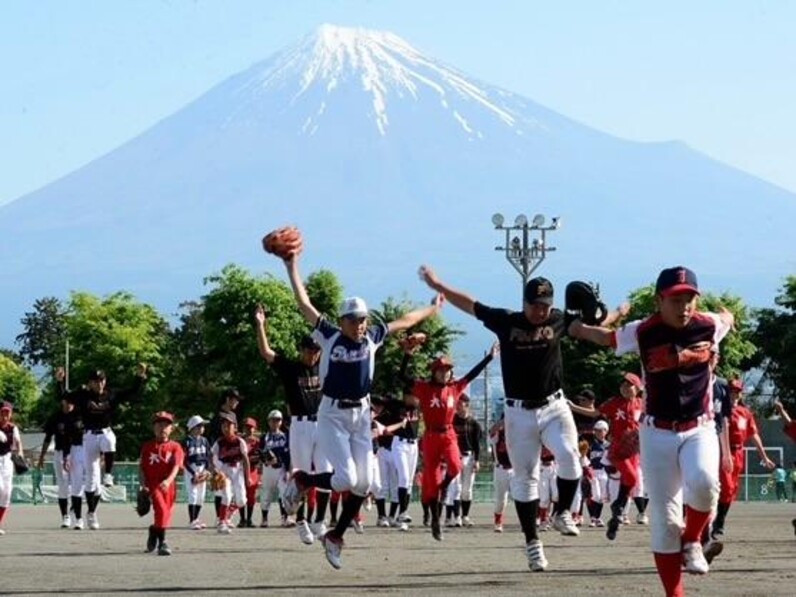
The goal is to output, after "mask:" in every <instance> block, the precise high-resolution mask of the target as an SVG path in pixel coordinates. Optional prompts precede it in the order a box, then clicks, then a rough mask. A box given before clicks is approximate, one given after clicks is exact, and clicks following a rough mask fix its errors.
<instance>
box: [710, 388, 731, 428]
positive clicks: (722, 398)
mask: <svg viewBox="0 0 796 597" xmlns="http://www.w3.org/2000/svg"><path fill="white" fill-rule="evenodd" d="M713 411H714V420H715V421H716V433H719V434H720V433H721V430H722V429H724V424H725V422H726V421H729V420H730V417H732V398H730V387H729V385H728V384H727V380H726V379H724V378H722V377H717V378H716V381H714V382H713Z"/></svg>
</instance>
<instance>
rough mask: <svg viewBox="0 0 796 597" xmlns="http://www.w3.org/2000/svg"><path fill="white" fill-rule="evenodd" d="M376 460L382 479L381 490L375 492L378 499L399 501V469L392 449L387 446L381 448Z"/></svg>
mask: <svg viewBox="0 0 796 597" xmlns="http://www.w3.org/2000/svg"><path fill="white" fill-rule="evenodd" d="M376 462H377V465H378V469H379V477H380V479H381V485H380V486H379V490H378V491H377V492H375V493H374V495H375V496H376V499H378V500H386V501H388V502H397V501H398V470H397V469H396V468H395V460H394V458H393V456H392V451H391V450H388V449H387V448H379V451H378V452H377V453H376Z"/></svg>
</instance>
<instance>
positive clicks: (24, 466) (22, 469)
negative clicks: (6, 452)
mask: <svg viewBox="0 0 796 597" xmlns="http://www.w3.org/2000/svg"><path fill="white" fill-rule="evenodd" d="M11 462H12V463H13V464H14V472H15V473H16V474H17V475H24V474H25V473H27V472H28V471H29V470H30V467H29V466H28V463H27V461H26V460H25V458H23V457H22V456H20V455H19V454H18V453H17V452H12V453H11Z"/></svg>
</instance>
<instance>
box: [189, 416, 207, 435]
mask: <svg viewBox="0 0 796 597" xmlns="http://www.w3.org/2000/svg"><path fill="white" fill-rule="evenodd" d="M208 422H209V421H206V420H204V419H203V418H202V417H200V416H199V415H194V416H192V417H191V418H190V419H188V425H186V427H188V431H190V430H191V429H193V428H194V427H196V426H197V425H207V423H208Z"/></svg>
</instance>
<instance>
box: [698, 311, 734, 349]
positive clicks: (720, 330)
mask: <svg viewBox="0 0 796 597" xmlns="http://www.w3.org/2000/svg"><path fill="white" fill-rule="evenodd" d="M705 315H707V316H708V317H710V318H711V319H713V321H714V322H715V323H716V333H715V334H714V336H713V341H714V342H715V343H716V344H718V343H719V342H721V341H722V340H724V337H725V336H726V335H727V334H728V333H729V332H730V330H731V329H732V326H730V324H729V323H727V322H725V321H724V319H722V317H721V316H720V315H718V314H716V313H705Z"/></svg>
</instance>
